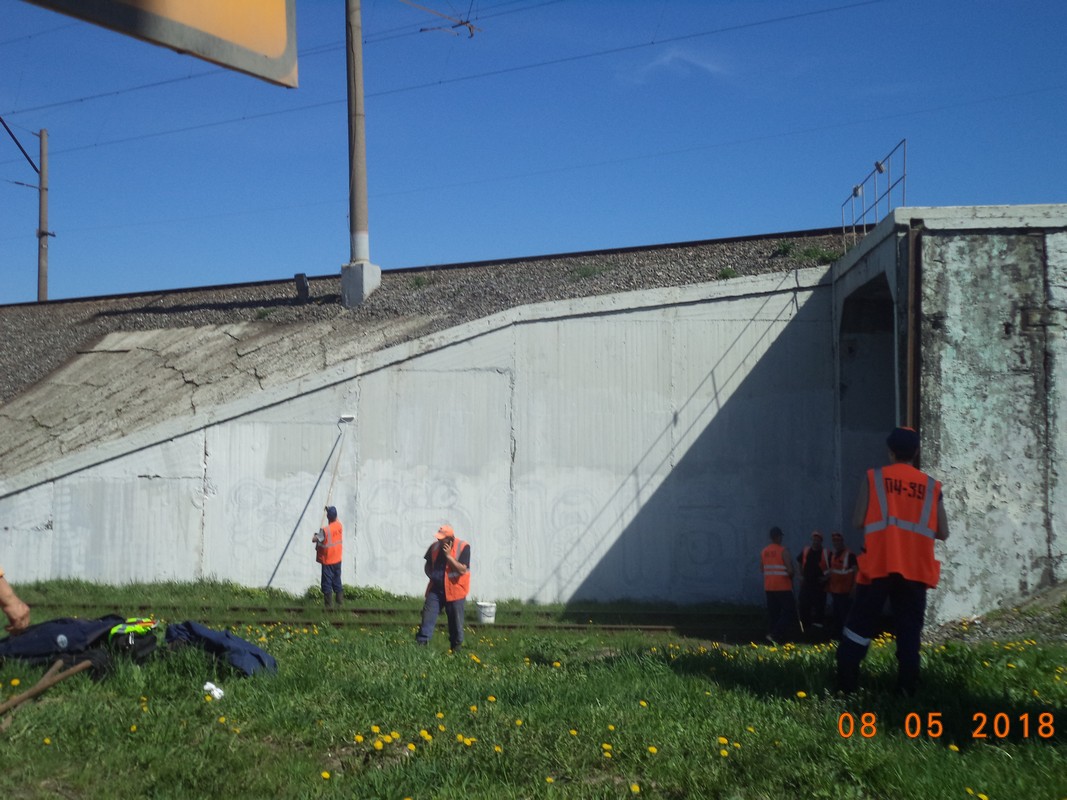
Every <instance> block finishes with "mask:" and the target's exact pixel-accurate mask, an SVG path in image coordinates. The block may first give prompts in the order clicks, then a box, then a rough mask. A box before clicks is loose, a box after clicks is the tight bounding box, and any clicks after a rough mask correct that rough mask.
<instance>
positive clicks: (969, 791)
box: [966, 786, 974, 794]
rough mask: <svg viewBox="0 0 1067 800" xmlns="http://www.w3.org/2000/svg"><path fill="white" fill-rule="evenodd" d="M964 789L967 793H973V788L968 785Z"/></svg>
mask: <svg viewBox="0 0 1067 800" xmlns="http://www.w3.org/2000/svg"><path fill="white" fill-rule="evenodd" d="M966 789H967V794H974V789H972V788H971V787H970V786H968V787H966Z"/></svg>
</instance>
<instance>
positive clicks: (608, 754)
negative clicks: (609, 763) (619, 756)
mask: <svg viewBox="0 0 1067 800" xmlns="http://www.w3.org/2000/svg"><path fill="white" fill-rule="evenodd" d="M604 758H611V751H610V750H605V751H604Z"/></svg>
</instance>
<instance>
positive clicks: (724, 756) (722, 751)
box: [719, 747, 730, 758]
mask: <svg viewBox="0 0 1067 800" xmlns="http://www.w3.org/2000/svg"><path fill="white" fill-rule="evenodd" d="M719 755H720V756H722V757H723V758H726V757H727V756H728V755H730V751H729V750H727V749H726V748H725V747H724V748H723V749H722V750H720V751H719Z"/></svg>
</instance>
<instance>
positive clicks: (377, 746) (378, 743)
mask: <svg viewBox="0 0 1067 800" xmlns="http://www.w3.org/2000/svg"><path fill="white" fill-rule="evenodd" d="M383 747H385V745H384V744H382V740H381V739H375V740H374V749H375V750H381V749H382V748H383Z"/></svg>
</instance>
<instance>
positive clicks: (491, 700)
mask: <svg viewBox="0 0 1067 800" xmlns="http://www.w3.org/2000/svg"><path fill="white" fill-rule="evenodd" d="M485 699H486V700H488V701H489V702H490V703H495V702H496V697H494V696H493V695H489V696H488V697H487V698H485Z"/></svg>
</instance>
